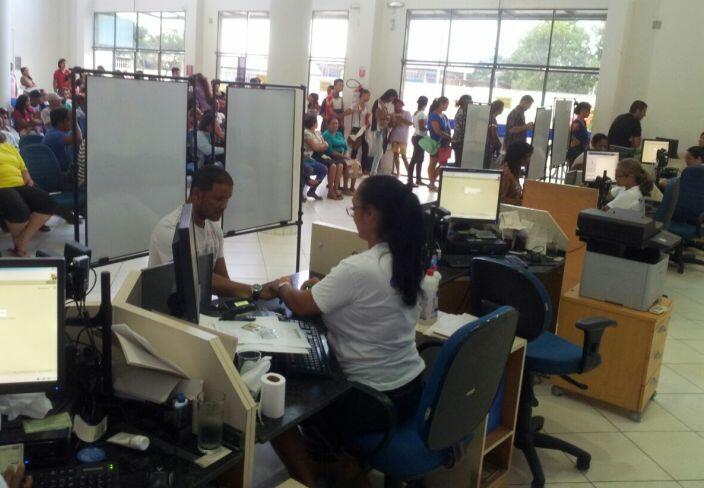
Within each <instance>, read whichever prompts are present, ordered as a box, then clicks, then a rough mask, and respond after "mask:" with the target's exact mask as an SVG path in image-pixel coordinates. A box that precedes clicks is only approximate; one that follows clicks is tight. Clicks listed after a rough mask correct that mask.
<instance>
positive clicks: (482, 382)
mask: <svg viewBox="0 0 704 488" xmlns="http://www.w3.org/2000/svg"><path fill="white" fill-rule="evenodd" d="M517 321H518V314H517V312H516V311H515V310H514V309H513V308H511V307H501V308H499V309H498V310H495V311H493V312H492V313H490V314H488V315H486V316H484V317H481V318H479V319H477V320H475V321H472V322H470V323H469V324H466V325H464V326H463V327H461V328H460V329H459V330H458V331H457V332H455V333H454V334H453V335H452V336H450V338H449V339H448V340H447V341H445V342H444V343H439V342H438V343H431V344H430V345H429V346H430V347H438V348H440V350H439V352H438V353H437V355H436V359H435V362H434V363H433V365H432V367H431V366H428V367H430V368H431V371H430V373H429V374H428V375H427V377H426V381H425V387H424V390H423V394H422V396H421V399H420V403H419V405H418V408H417V410H416V414H415V416H411V418H410V419H408V420H406V421H404V422H403V423H401V424H399V425H396V420H395V418H394V415H393V410H392V409H391V407H390V405H391V401H390V400H389V399H388V397H386V395H384V394H383V393H380V392H375V396H376V397H377V399H379V400H380V403H381V404H382V405H384V406H386V411H387V420H388V428H387V430H386V431H385V432H374V433H370V434H364V435H359V436H356V437H354V438H352V439H349V440H348V445H349V449H350V451H351V452H352V453H353V454H355V455H356V456H357V457H358V458H359V459H360V460H361V461H362V465H363V466H366V467H370V468H373V469H376V470H377V471H380V472H382V473H383V474H384V476H385V486H386V487H400V486H401V482H402V481H413V480H418V479H420V478H422V477H423V475H425V474H426V473H429V472H431V471H433V470H435V469H437V468H441V467H443V466H448V467H449V466H452V465H453V464H454V462H456V461H457V459H459V457H460V456H461V454H462V452H463V449H464V447H465V446H466V445H467V444H468V443H469V442H470V441H471V439H472V433H473V432H474V430H475V429H476V428H477V427H478V426H479V425H480V423H481V422H483V421H484V419H485V418H486V416H487V414H488V412H489V409H490V408H491V406H492V403H493V401H494V397H495V395H496V392H497V389H498V387H499V384H500V382H501V379H502V377H503V374H504V369H505V367H506V362H507V361H508V357H509V354H510V353H511V348H512V345H513V340H514V337H515V332H516V323H517Z"/></svg>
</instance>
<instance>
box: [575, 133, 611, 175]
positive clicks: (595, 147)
mask: <svg viewBox="0 0 704 488" xmlns="http://www.w3.org/2000/svg"><path fill="white" fill-rule="evenodd" d="M591 145H592V149H591V150H592V151H608V150H609V138H608V137H607V136H606V134H602V133H598V134H594V135H593V136H592V142H591ZM586 159H587V151H584V152H583V153H582V154H580V155H579V156H577V157H576V158H574V161H573V162H572V166H570V170H580V171H584V161H585V160H586Z"/></svg>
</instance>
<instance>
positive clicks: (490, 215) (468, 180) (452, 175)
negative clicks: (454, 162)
mask: <svg viewBox="0 0 704 488" xmlns="http://www.w3.org/2000/svg"><path fill="white" fill-rule="evenodd" d="M500 187H501V171H492V170H481V169H461V168H443V169H442V171H441V173H440V191H439V194H438V202H439V205H440V206H441V207H443V208H445V209H447V210H448V211H449V212H450V216H451V218H453V219H461V220H471V221H474V222H493V223H496V222H498V220H499V190H500Z"/></svg>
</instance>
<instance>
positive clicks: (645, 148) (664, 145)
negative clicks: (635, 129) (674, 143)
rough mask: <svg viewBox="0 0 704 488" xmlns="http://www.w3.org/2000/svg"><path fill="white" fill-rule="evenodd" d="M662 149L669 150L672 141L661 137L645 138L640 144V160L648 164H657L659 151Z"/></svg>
mask: <svg viewBox="0 0 704 488" xmlns="http://www.w3.org/2000/svg"><path fill="white" fill-rule="evenodd" d="M661 149H664V150H665V151H669V150H670V143H669V142H668V141H661V140H659V139H643V142H642V143H641V146H640V162H641V163H646V164H657V162H658V151H660V150H661Z"/></svg>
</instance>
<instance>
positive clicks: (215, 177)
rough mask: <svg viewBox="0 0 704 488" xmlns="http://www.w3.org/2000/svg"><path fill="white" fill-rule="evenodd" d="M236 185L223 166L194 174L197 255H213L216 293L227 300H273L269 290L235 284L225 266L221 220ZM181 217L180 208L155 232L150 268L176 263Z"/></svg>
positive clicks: (189, 199)
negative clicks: (174, 244) (173, 247)
mask: <svg viewBox="0 0 704 488" xmlns="http://www.w3.org/2000/svg"><path fill="white" fill-rule="evenodd" d="M233 186H234V182H233V181H232V177H231V176H230V174H229V173H228V172H227V171H225V170H224V169H223V168H221V167H220V166H216V165H208V166H203V167H202V168H200V169H199V170H198V171H196V172H195V173H194V174H193V180H192V183H191V193H190V195H189V197H188V203H191V204H192V205H193V221H194V224H195V225H194V226H193V227H194V229H195V239H196V246H197V247H198V255H199V256H203V255H205V254H212V255H213V293H215V294H217V295H220V296H224V297H241V298H251V299H253V300H258V299H260V298H262V299H264V300H270V299H272V298H274V296H275V295H273V294H272V293H271V291H270V288H268V287H267V288H266V289H264V288H262V286H261V285H251V286H250V285H246V284H244V283H238V282H236V281H232V280H231V279H230V276H229V274H228V272H227V265H226V264H225V257H224V249H225V241H224V236H223V233H222V227H221V226H220V224H219V223H218V221H219V220H220V219H221V218H222V215H223V213H224V212H225V209H226V208H227V204H228V202H229V201H230V198H231V197H232V190H233ZM180 215H181V207H180V206H179V207H178V208H177V209H176V210H174V211H173V212H171V213H170V214H168V215H167V216H166V217H164V218H162V219H161V220H160V221H159V223H158V224H156V227H155V228H154V231H153V232H152V237H151V242H150V244H149V267H152V266H159V265H161V264H166V263H169V262H171V261H173V254H172V251H171V244H172V242H173V239H174V232H175V231H176V226H177V225H178V219H179V216H180Z"/></svg>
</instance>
